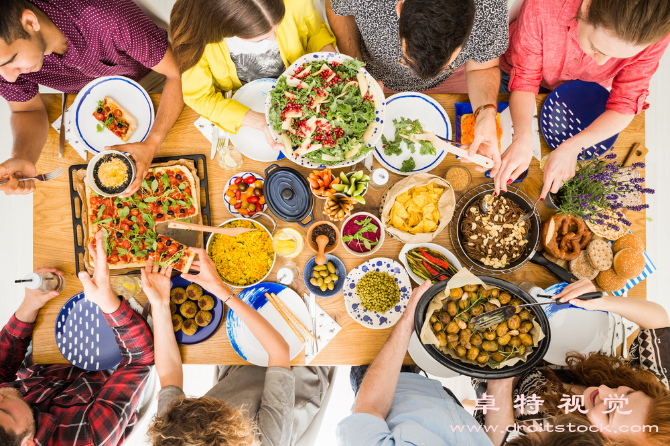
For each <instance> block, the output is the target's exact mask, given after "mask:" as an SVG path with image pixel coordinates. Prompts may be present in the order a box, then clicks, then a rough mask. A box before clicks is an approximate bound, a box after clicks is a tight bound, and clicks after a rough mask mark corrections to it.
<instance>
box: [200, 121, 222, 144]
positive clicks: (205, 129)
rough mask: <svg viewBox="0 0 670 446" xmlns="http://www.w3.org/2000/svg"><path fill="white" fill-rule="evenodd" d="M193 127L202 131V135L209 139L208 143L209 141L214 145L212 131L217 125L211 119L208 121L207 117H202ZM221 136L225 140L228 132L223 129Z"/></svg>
mask: <svg viewBox="0 0 670 446" xmlns="http://www.w3.org/2000/svg"><path fill="white" fill-rule="evenodd" d="M193 125H195V128H196V129H198V130H199V131H200V133H202V136H204V137H205V138H207V141H209V143H210V144H211V143H212V129H213V128H214V127H216V126H217V125H216V124H214V123H213V122H212V121H210V120H209V119H207V118H205V117H202V116H201V117H199V118H198V119H197V120H196V121H195V122H194V123H193ZM219 128H221V127H219ZM220 136H221V138H225V137H226V131H225V130H223V129H221V133H220Z"/></svg>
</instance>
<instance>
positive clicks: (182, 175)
mask: <svg viewBox="0 0 670 446" xmlns="http://www.w3.org/2000/svg"><path fill="white" fill-rule="evenodd" d="M195 187H196V186H195V180H194V178H193V175H192V174H191V171H190V170H188V169H187V168H185V167H182V166H169V167H156V168H153V169H150V170H149V172H148V173H147V175H146V177H145V178H144V181H142V187H141V188H140V191H141V192H142V194H146V195H149V196H147V197H144V199H143V202H144V204H145V206H146V209H145V210H146V212H148V213H150V214H151V216H152V217H153V219H154V221H155V222H162V221H167V220H176V219H180V218H191V217H194V216H196V215H198V213H199V211H198V203H197V202H196V198H195V197H196V196H197V195H196V193H195ZM145 206H143V207H145Z"/></svg>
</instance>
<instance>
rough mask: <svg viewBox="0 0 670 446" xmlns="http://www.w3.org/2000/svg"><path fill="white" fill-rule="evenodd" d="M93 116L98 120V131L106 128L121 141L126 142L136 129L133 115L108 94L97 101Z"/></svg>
mask: <svg viewBox="0 0 670 446" xmlns="http://www.w3.org/2000/svg"><path fill="white" fill-rule="evenodd" d="M93 117H94V118H95V119H97V120H98V121H99V122H100V124H98V132H102V131H103V130H105V129H106V128H107V129H109V131H110V132H112V133H114V134H115V135H116V136H118V137H119V138H120V139H121V141H123V142H128V140H129V139H130V137H131V136H132V134H133V133H134V132H135V130H136V129H137V120H136V119H135V117H134V116H133V115H131V114H130V113H128V111H127V110H126V109H125V108H123V107H122V106H121V105H120V104H119V103H118V102H116V101H115V100H114V99H112V98H110V97H109V96H105V98H104V99H103V100H102V101H98V106H97V107H96V109H95V111H94V112H93Z"/></svg>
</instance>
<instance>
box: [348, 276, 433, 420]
mask: <svg viewBox="0 0 670 446" xmlns="http://www.w3.org/2000/svg"><path fill="white" fill-rule="evenodd" d="M430 287H431V282H430V280H427V281H425V282H424V283H423V284H422V285H421V286H420V287H418V288H415V289H414V291H413V292H412V296H411V297H410V299H409V302H408V304H407V308H406V309H405V312H404V313H403V315H402V316H401V317H400V320H399V321H398V323H397V324H396V325H395V327H393V331H392V332H391V336H389V338H388V339H387V340H386V342H385V343H384V346H383V347H382V349H381V350H380V351H379V354H378V355H377V357H376V358H375V360H374V361H373V363H372V365H371V366H370V368H369V369H368V371H367V373H366V374H365V378H363V382H362V383H361V387H360V390H359V391H358V396H357V397H356V405H355V406H354V413H355V414H359V413H367V414H370V415H373V416H375V417H377V418H380V419H382V420H386V416H387V415H388V412H389V410H390V409H391V403H392V402H393V396H394V395H395V389H396V385H397V384H398V377H399V376H400V368H401V367H402V361H403V359H404V358H405V353H407V347H408V346H409V340H410V337H411V336H412V332H413V331H414V312H415V311H416V305H417V303H418V302H419V299H421V296H423V294H424V293H425V292H426V291H427V290H428V289H429V288H430Z"/></svg>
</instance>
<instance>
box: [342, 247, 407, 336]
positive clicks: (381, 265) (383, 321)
mask: <svg viewBox="0 0 670 446" xmlns="http://www.w3.org/2000/svg"><path fill="white" fill-rule="evenodd" d="M370 271H378V272H382V273H388V274H389V275H391V276H392V277H394V278H395V281H396V283H397V284H398V287H399V288H400V302H398V303H397V304H396V306H395V307H393V308H391V309H390V310H388V311H387V312H386V313H384V314H380V313H377V312H374V311H367V310H366V309H364V308H363V307H362V306H361V298H360V296H359V295H358V293H356V284H357V283H358V281H359V280H361V278H362V277H363V276H364V275H365V274H367V273H368V272H370ZM342 291H343V292H344V304H345V305H346V307H347V313H349V316H351V317H352V318H353V319H354V320H355V321H356V322H358V323H359V324H361V325H362V326H364V327H368V328H389V327H393V326H394V325H395V324H396V322H398V319H400V316H402V314H403V312H404V311H405V308H406V307H407V302H409V297H410V296H411V294H412V282H411V281H410V280H409V276H408V275H407V271H405V268H403V266H402V265H401V264H400V263H398V262H396V261H395V260H392V259H387V258H384V257H377V258H375V259H371V260H368V261H367V262H365V263H364V264H362V265H360V266H358V267H356V268H355V269H353V270H351V271H350V272H349V274H347V278H346V279H345V282H344V289H343V290H342Z"/></svg>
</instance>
